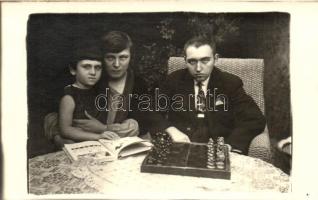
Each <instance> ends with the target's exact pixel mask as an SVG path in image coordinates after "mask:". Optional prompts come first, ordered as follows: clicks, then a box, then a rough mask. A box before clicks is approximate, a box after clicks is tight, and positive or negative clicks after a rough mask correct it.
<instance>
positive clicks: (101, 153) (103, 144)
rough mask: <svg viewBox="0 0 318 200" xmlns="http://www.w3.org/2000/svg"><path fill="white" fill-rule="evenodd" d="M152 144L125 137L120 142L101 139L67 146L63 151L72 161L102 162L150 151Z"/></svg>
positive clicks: (137, 138)
mask: <svg viewBox="0 0 318 200" xmlns="http://www.w3.org/2000/svg"><path fill="white" fill-rule="evenodd" d="M151 147H152V144H151V143H150V142H149V141H146V140H143V139H141V138H139V137H136V136H135V137H124V138H120V139H118V140H106V139H100V140H98V141H86V142H79V143H74V144H65V145H64V148H63V150H64V151H65V153H66V155H67V156H68V157H69V158H70V159H71V160H72V161H77V160H79V159H85V158H92V159H94V160H98V161H100V162H107V161H113V160H116V159H119V158H122V157H126V156H130V155H133V154H138V153H141V152H145V151H148V150H150V149H151Z"/></svg>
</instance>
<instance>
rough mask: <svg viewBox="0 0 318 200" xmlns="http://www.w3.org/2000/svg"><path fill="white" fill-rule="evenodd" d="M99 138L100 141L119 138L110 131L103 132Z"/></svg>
mask: <svg viewBox="0 0 318 200" xmlns="http://www.w3.org/2000/svg"><path fill="white" fill-rule="evenodd" d="M100 136H101V139H107V140H117V139H119V138H120V137H119V136H118V135H117V134H116V133H114V132H112V131H105V132H103V133H101V134H100Z"/></svg>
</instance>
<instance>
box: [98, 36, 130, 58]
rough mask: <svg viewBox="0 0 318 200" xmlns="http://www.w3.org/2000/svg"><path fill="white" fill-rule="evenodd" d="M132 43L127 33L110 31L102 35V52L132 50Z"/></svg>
mask: <svg viewBox="0 0 318 200" xmlns="http://www.w3.org/2000/svg"><path fill="white" fill-rule="evenodd" d="M132 46H133V43H132V41H131V39H130V37H129V35H128V34H127V33H124V32H121V31H111V32H108V33H107V34H106V35H104V36H102V51H103V53H104V54H105V53H119V52H121V51H123V50H125V49H128V48H129V49H130V50H132V49H131V48H132Z"/></svg>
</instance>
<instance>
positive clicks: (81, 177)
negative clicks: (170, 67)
mask: <svg viewBox="0 0 318 200" xmlns="http://www.w3.org/2000/svg"><path fill="white" fill-rule="evenodd" d="M144 158H145V154H143V155H136V156H131V157H127V158H124V159H121V160H117V161H113V162H109V163H107V164H104V165H100V164H98V163H96V162H92V161H80V162H75V163H71V162H70V160H69V159H68V157H66V155H65V153H64V152H63V151H59V152H55V153H50V154H46V155H42V156H38V157H34V158H31V159H29V193H31V194H37V195H40V194H79V193H97V194H109V195H115V196H116V195H119V194H123V195H124V194H134V193H138V192H140V191H143V194H144V195H151V194H160V193H162V192H170V193H171V194H172V193H174V194H186V193H189V194H190V193H191V194H198V195H204V194H207V195H208V194H209V193H212V192H216V191H218V192H224V191H234V192H252V191H253V192H255V191H271V192H283V193H285V192H288V191H289V189H290V182H289V176H288V175H287V174H285V173H283V172H282V171H281V170H280V169H278V168H276V167H274V166H273V165H271V164H269V163H267V162H265V161H262V160H260V159H257V158H252V157H248V156H244V155H239V154H236V153H232V152H231V153H230V159H231V173H232V174H231V180H224V179H211V178H201V177H188V176H179V175H164V174H150V173H141V172H140V165H141V162H142V161H143V159H144Z"/></svg>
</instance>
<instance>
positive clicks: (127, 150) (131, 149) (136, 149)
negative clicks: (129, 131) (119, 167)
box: [118, 141, 152, 158]
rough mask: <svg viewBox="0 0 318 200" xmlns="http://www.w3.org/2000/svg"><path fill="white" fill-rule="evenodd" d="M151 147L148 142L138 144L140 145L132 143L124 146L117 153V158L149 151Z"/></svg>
mask: <svg viewBox="0 0 318 200" xmlns="http://www.w3.org/2000/svg"><path fill="white" fill-rule="evenodd" d="M151 147H152V144H151V143H150V142H147V141H145V142H140V143H134V144H131V145H128V146H125V147H124V148H122V149H121V151H120V152H119V155H118V158H123V157H126V156H130V155H134V154H138V153H142V152H145V151H149V150H150V149H151Z"/></svg>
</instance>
